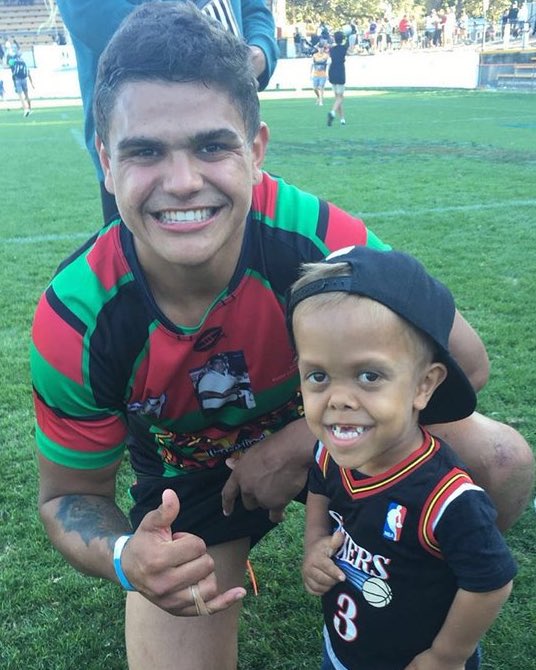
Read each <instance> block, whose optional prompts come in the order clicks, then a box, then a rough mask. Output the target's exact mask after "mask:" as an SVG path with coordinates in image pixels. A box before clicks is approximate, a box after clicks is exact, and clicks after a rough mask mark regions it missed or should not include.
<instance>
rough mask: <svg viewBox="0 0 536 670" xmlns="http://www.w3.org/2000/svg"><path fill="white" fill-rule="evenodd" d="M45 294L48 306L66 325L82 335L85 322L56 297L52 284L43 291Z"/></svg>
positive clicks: (84, 331) (85, 328)
mask: <svg viewBox="0 0 536 670" xmlns="http://www.w3.org/2000/svg"><path fill="white" fill-rule="evenodd" d="M45 295H46V298H47V302H48V304H49V305H50V307H51V308H52V309H53V310H54V311H55V312H56V314H58V315H59V316H60V317H61V319H62V321H65V323H66V324H67V325H69V326H70V327H71V328H72V329H73V330H75V331H76V332H77V333H78V334H79V335H81V336H82V337H84V335H85V334H86V330H87V326H86V324H85V323H84V322H83V321H81V320H80V319H79V318H78V317H77V316H76V314H74V313H73V312H71V310H70V309H68V308H67V307H66V306H65V305H64V304H63V303H62V302H61V300H60V299H59V298H58V296H57V295H56V291H54V288H53V287H52V286H49V287H48V288H47V290H46V291H45Z"/></svg>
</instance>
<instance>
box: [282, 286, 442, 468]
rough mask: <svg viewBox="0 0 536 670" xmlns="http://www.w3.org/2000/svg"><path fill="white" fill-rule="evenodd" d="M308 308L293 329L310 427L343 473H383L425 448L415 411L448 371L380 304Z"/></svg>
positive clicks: (357, 301)
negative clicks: (351, 470)
mask: <svg viewBox="0 0 536 670" xmlns="http://www.w3.org/2000/svg"><path fill="white" fill-rule="evenodd" d="M307 302H308V300H305V301H304V302H303V303H301V304H299V305H298V306H297V308H296V310H295V312H294V318H293V329H294V337H295V341H296V347H297V351H298V368H299V371H300V379H301V388H302V393H303V400H304V406H305V416H306V419H307V423H308V425H309V428H310V429H311V430H312V432H313V433H314V434H315V436H316V437H317V438H318V439H319V440H321V441H322V442H323V444H324V445H325V446H326V448H327V449H328V451H329V452H330V454H331V456H332V457H333V459H334V460H335V462H336V463H337V464H338V465H340V466H341V467H345V468H355V469H359V470H361V471H362V472H363V473H365V474H368V475H376V474H380V473H382V472H385V471H386V470H388V469H389V468H390V467H392V466H393V465H395V464H397V463H399V462H400V461H402V460H403V459H404V458H406V457H407V456H408V455H409V454H410V453H411V452H413V451H414V450H415V449H417V448H418V447H419V446H420V444H421V442H422V436H421V433H420V430H419V428H418V413H419V411H420V410H421V409H423V408H424V407H425V406H426V404H427V402H428V399H429V398H430V396H431V395H432V393H433V391H434V389H435V388H436V386H437V385H438V383H439V382H440V381H442V380H443V378H444V370H445V369H444V366H442V365H441V364H439V363H428V362H427V361H426V358H425V356H424V349H423V347H422V345H421V344H420V343H419V342H418V341H417V338H416V336H415V334H414V333H413V332H412V331H411V330H410V329H408V327H407V326H406V324H405V323H404V322H403V321H402V319H400V318H399V317H398V316H397V315H396V314H394V313H393V312H391V311H390V310H389V309H387V308H386V307H384V306H383V305H380V304H379V303H376V302H374V301H372V300H368V299H367V298H356V297H355V296H348V297H347V298H345V299H344V301H343V302H342V303H339V304H337V305H333V304H331V305H322V306H321V307H320V308H316V309H315V308H314V307H312V306H310V307H307ZM311 307H312V308H311Z"/></svg>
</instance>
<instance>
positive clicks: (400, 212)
mask: <svg viewBox="0 0 536 670" xmlns="http://www.w3.org/2000/svg"><path fill="white" fill-rule="evenodd" d="M534 205H536V200H535V199H526V200H501V201H500V202H486V203H475V204H474V205H449V206H447V207H423V208H421V209H390V210H386V211H383V212H360V213H359V216H360V217H362V218H363V219H365V221H366V220H367V219H387V218H389V217H394V216H401V217H405V216H415V215H416V214H447V213H448V212H479V211H485V210H490V209H505V208H506V209H508V208H511V207H534Z"/></svg>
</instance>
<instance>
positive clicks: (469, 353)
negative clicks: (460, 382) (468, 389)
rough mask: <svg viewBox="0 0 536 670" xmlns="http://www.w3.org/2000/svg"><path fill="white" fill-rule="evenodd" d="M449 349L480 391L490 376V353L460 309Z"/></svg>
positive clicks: (474, 386)
mask: <svg viewBox="0 0 536 670" xmlns="http://www.w3.org/2000/svg"><path fill="white" fill-rule="evenodd" d="M449 349H450V352H451V354H452V355H453V357H454V358H455V359H456V361H457V362H458V364H459V365H460V367H461V368H462V370H463V371H464V372H465V374H466V375H467V377H468V379H469V381H470V382H471V384H472V386H473V388H474V389H475V391H480V389H482V388H483V387H484V386H485V385H486V383H487V381H488V378H489V359H488V355H487V352H486V349H485V347H484V344H483V342H482V340H481V339H480V337H479V336H478V335H477V333H476V331H475V330H474V329H473V328H472V327H471V326H470V325H469V323H468V322H467V321H466V320H465V319H464V318H463V316H462V315H461V314H460V313H459V312H458V311H456V315H455V317H454V323H453V325H452V330H451V332H450V337H449Z"/></svg>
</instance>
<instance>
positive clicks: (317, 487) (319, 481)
mask: <svg viewBox="0 0 536 670" xmlns="http://www.w3.org/2000/svg"><path fill="white" fill-rule="evenodd" d="M314 457H315V462H314V463H313V465H312V466H311V468H310V469H309V479H308V483H307V487H308V489H309V491H311V493H318V494H320V495H323V496H325V495H326V472H327V465H328V460H329V454H328V451H327V449H326V448H325V447H324V445H323V444H321V443H320V442H317V443H316V445H315V449H314Z"/></svg>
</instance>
